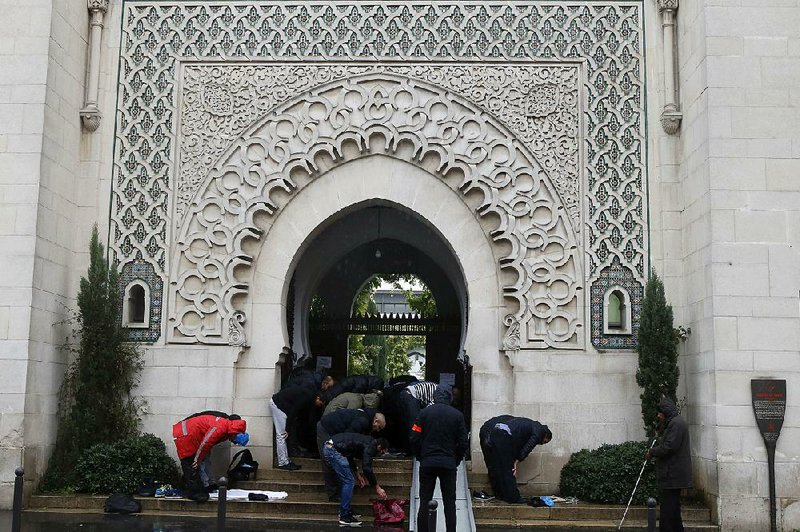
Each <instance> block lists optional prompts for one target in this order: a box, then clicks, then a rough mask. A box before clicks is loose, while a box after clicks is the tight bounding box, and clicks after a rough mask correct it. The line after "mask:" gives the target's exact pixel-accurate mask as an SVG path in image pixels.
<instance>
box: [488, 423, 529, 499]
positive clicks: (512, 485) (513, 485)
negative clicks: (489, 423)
mask: <svg viewBox="0 0 800 532" xmlns="http://www.w3.org/2000/svg"><path fill="white" fill-rule="evenodd" d="M487 440H488V441H484V440H481V450H482V451H483V459H484V460H485V461H486V467H487V469H488V470H489V482H490V483H491V485H492V492H493V493H494V496H495V497H497V498H498V499H500V500H503V501H506V502H510V503H517V502H521V501H522V496H520V494H519V488H517V479H516V478H515V477H514V473H513V471H512V470H513V469H514V448H513V446H512V443H511V435H510V434H509V433H507V432H506V431H504V430H500V429H492V430H491V431H490V432H489V437H488V438H487Z"/></svg>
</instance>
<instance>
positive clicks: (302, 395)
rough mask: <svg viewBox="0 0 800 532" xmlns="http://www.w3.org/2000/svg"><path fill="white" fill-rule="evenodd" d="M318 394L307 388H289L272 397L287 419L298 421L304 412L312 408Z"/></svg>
mask: <svg viewBox="0 0 800 532" xmlns="http://www.w3.org/2000/svg"><path fill="white" fill-rule="evenodd" d="M316 395H317V394H316V392H315V391H314V390H313V389H312V388H308V387H306V386H289V387H288V388H283V389H281V391H279V392H278V393H276V394H275V395H273V396H272V400H273V401H275V406H277V407H278V408H280V409H281V410H282V411H283V413H284V414H286V419H296V418H297V416H298V415H299V414H300V413H301V412H302V411H303V410H307V409H308V408H310V407H311V405H312V404H313V402H314V397H316Z"/></svg>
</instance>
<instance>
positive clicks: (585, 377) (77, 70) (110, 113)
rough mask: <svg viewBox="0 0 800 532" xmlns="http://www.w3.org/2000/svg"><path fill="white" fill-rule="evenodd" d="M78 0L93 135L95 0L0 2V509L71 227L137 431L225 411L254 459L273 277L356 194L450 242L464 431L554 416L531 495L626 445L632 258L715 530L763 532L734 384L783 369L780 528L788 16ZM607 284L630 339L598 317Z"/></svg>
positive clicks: (22, 459) (793, 131)
mask: <svg viewBox="0 0 800 532" xmlns="http://www.w3.org/2000/svg"><path fill="white" fill-rule="evenodd" d="M100 4H102V7H103V8H105V7H106V4H107V9H108V10H107V12H106V13H105V15H104V16H105V18H104V21H105V24H104V30H103V32H102V42H101V46H100V56H99V71H100V78H99V97H98V98H97V102H96V104H97V107H98V109H99V112H100V115H99V116H100V117H101V118H99V127H98V128H97V130H96V131H94V132H92V131H90V130H89V129H85V130H82V128H81V117H80V113H79V111H80V110H81V109H83V108H84V107H85V106H86V105H87V102H88V103H89V104H91V101H89V100H91V98H92V95H91V94H89V93H91V92H92V91H91V90H89V89H91V87H88V88H87V83H88V84H89V85H91V82H90V81H88V82H87V81H86V80H87V79H89V80H91V76H89V75H87V68H88V65H87V61H84V59H83V58H85V57H86V56H87V51H88V49H89V41H90V38H89V34H90V24H89V16H90V12H89V9H91V8H92V7H93V3H92V2H90V3H89V4H88V5H87V4H86V2H81V1H78V0H61V1H59V2H53V3H50V2H30V1H27V0H26V1H25V2H22V1H19V0H16V1H15V0H11V1H10V5H9V7H8V8H7V9H6V11H7V16H8V17H10V20H11V21H13V22H14V23H13V24H11V25H9V27H10V28H13V29H12V30H11V33H9V34H4V35H3V36H2V37H0V175H2V177H0V179H1V180H2V182H0V190H1V191H2V194H0V213H2V214H0V219H2V220H4V222H5V223H3V224H2V227H3V233H2V234H0V242H2V244H3V246H2V249H3V252H2V253H0V264H2V266H3V267H4V271H6V272H9V273H8V274H7V275H5V276H4V278H3V280H2V281H1V282H0V284H1V285H2V288H1V290H2V293H3V295H4V296H5V297H3V298H2V299H3V301H4V303H2V305H3V306H0V341H2V348H0V357H2V362H0V363H1V364H2V372H1V373H0V375H1V376H0V382H2V384H3V386H2V387H0V405H1V406H2V409H0V505H8V504H9V503H10V481H11V480H13V469H14V467H15V466H16V465H19V464H24V465H25V467H26V471H27V472H28V473H30V474H29V475H28V476H27V478H28V479H29V480H30V481H31V482H30V484H31V486H32V484H33V482H35V480H36V478H37V477H38V476H39V475H40V474H41V472H42V469H43V467H44V464H45V460H46V456H47V454H48V453H49V451H50V450H51V446H52V440H53V437H54V426H55V423H54V413H55V409H56V402H57V397H56V394H57V390H58V386H59V383H60V381H61V377H62V375H63V369H64V366H65V362H66V360H65V355H64V354H63V353H62V352H61V351H60V350H59V349H58V345H59V343H60V342H61V340H62V339H63V338H64V337H65V335H66V334H67V326H66V325H65V324H64V323H63V319H64V317H65V310H64V308H65V305H66V306H74V298H75V295H76V291H77V281H78V279H79V277H80V275H81V274H82V273H83V272H84V271H85V265H86V257H85V249H86V242H88V235H89V232H90V228H91V224H92V223H94V222H97V223H98V225H99V227H100V229H101V231H107V234H108V242H109V248H110V250H111V252H112V256H113V258H114V259H115V260H116V261H117V262H118V263H119V265H120V267H121V269H122V277H123V281H124V282H123V284H124V285H126V286H127V285H128V284H129V283H136V282H139V283H141V284H142V285H143V286H146V288H147V293H148V299H149V301H150V306H149V312H148V313H147V316H148V321H147V324H146V326H143V327H140V328H136V329H134V335H135V336H136V337H137V338H138V339H140V340H142V341H145V342H147V347H146V348H145V356H146V367H145V370H144V372H143V375H142V384H141V386H140V388H139V393H140V394H141V395H142V396H143V397H145V398H146V399H147V401H148V403H149V412H150V413H149V414H148V416H147V417H146V419H145V423H144V425H145V426H144V428H145V429H146V430H148V431H152V432H154V433H156V434H158V435H160V436H162V437H163V438H164V439H165V440H167V441H168V440H169V427H170V425H171V423H172V422H173V421H174V420H175V419H179V418H180V417H181V416H184V415H186V413H188V412H191V411H196V410H201V409H207V408H209V409H210V408H214V409H221V410H236V411H237V412H239V413H241V414H243V415H244V416H246V417H247V419H248V421H249V425H250V432H251V433H252V434H253V435H254V438H253V439H254V444H255V445H254V449H255V451H256V454H258V455H260V458H259V460H263V462H264V463H267V462H268V456H270V455H271V451H272V449H271V446H270V445H269V444H268V442H269V441H271V430H272V429H271V420H270V418H269V414H268V409H267V407H266V402H267V400H268V398H269V396H270V395H271V394H272V393H273V392H274V390H275V389H276V386H277V383H278V382H279V371H278V370H279V368H280V366H279V364H280V363H283V362H284V361H285V357H286V354H287V352H288V348H289V346H292V347H293V348H294V349H295V351H298V346H301V347H302V348H301V349H299V352H300V353H301V354H303V353H304V351H303V349H306V350H307V347H308V346H307V345H305V346H303V344H302V341H303V334H304V333H303V331H304V330H305V329H304V327H305V326H306V325H307V324H305V323H304V322H303V320H297V321H296V322H292V323H291V324H289V323H287V317H286V316H287V306H288V307H291V306H293V305H294V304H295V303H296V302H302V301H306V300H307V299H308V298H309V297H310V294H309V293H307V292H308V290H310V289H304V288H303V287H300V288H294V289H292V291H291V293H292V294H294V295H292V296H291V297H293V298H294V299H293V300H292V301H290V300H289V298H290V296H289V293H290V290H289V281H290V280H291V279H292V277H293V275H294V272H297V275H298V279H301V280H302V279H306V280H308V282H309V283H310V282H311V280H313V279H315V278H316V276H318V275H320V272H319V271H316V270H315V269H314V268H313V267H310V266H308V257H311V256H313V253H314V251H309V249H307V248H308V247H309V242H312V235H314V234H317V233H318V232H319V231H321V230H322V229H323V228H325V227H326V226H327V225H329V224H330V223H331V220H335V219H340V218H342V217H344V216H346V215H349V214H350V213H353V212H356V211H357V210H358V209H359V208H362V207H363V206H364V205H369V204H380V205H382V206H386V207H391V208H394V209H398V210H400V211H402V212H407V213H410V214H413V216H414V217H415V219H416V220H417V221H418V222H419V223H421V224H423V225H424V226H426V227H429V228H434V229H435V231H436V233H437V234H438V237H439V238H441V239H442V240H443V241H444V242H446V244H447V246H446V247H447V249H448V250H449V251H448V253H449V255H448V256H447V257H444V256H442V258H441V261H440V262H441V264H445V265H446V266H444V270H445V273H446V275H449V276H451V281H452V283H453V285H454V286H455V287H456V288H457V290H458V291H459V294H460V296H459V297H460V299H459V301H461V303H462V304H463V310H464V311H465V312H464V313H465V315H468V320H467V321H466V323H465V330H464V334H463V338H462V347H463V349H464V351H465V352H466V353H467V354H468V355H469V356H470V359H471V361H472V364H473V366H474V373H473V375H474V388H475V393H474V394H473V427H472V429H473V432H474V431H476V430H477V427H479V425H480V423H481V422H482V421H483V420H484V419H486V418H487V417H489V416H490V415H492V414H494V413H496V412H497V411H508V412H511V413H514V414H518V415H525V416H528V417H532V418H535V419H541V420H542V421H545V422H547V423H548V424H549V425H550V427H551V429H552V430H553V433H554V435H555V438H554V440H553V442H552V443H551V444H550V445H548V446H547V447H545V448H544V449H543V450H541V451H537V453H536V455H535V456H534V457H532V458H531V459H529V460H527V461H526V462H525V463H523V464H522V465H523V467H522V469H521V472H520V478H522V479H523V480H524V481H525V482H526V483H527V488H526V489H529V490H532V491H539V492H540V491H553V490H555V489H556V488H557V483H558V475H559V471H560V467H561V466H562V465H563V463H564V462H565V461H566V459H567V458H568V456H569V454H570V453H571V452H573V451H575V450H578V449H581V448H584V447H596V446H598V445H600V444H602V443H607V442H610V443H613V442H620V441H625V440H629V439H640V438H641V437H642V429H641V423H640V413H639V405H638V393H639V391H638V388H637V386H636V384H635V379H634V374H635V368H636V354H635V351H634V350H633V348H634V347H635V331H636V328H637V327H638V312H639V305H640V302H641V294H642V287H643V285H644V281H645V279H646V275H647V270H648V268H649V267H650V266H652V267H654V268H655V269H656V270H657V271H658V272H659V273H660V274H661V275H662V276H663V278H664V279H665V283H666V285H667V293H668V297H669V299H670V301H671V302H672V304H673V306H674V308H675V311H676V325H683V326H685V327H690V328H691V330H692V332H691V334H690V335H689V336H688V338H687V340H686V341H684V342H682V344H681V353H682V356H681V361H680V364H681V375H682V379H681V388H680V391H679V395H680V396H683V397H685V398H686V402H687V410H686V412H685V415H686V418H687V420H688V421H689V423H690V425H691V426H692V438H693V454H694V466H695V479H696V484H697V485H698V487H699V488H700V490H701V491H702V493H704V494H705V496H706V498H707V501H708V502H709V504H710V505H711V507H712V508H713V512H714V515H715V517H716V518H717V519H718V521H719V522H720V524H721V525H722V527H723V529H724V530H743V531H744V530H755V529H761V528H763V527H764V523H765V522H768V512H767V493H768V488H767V482H766V452H765V448H764V445H763V442H762V441H761V439H760V436H759V433H758V430H757V428H756V426H755V423H754V420H753V415H752V409H751V407H750V395H749V381H750V379H751V378H757V377H775V378H785V379H787V381H788V388H789V406H788V408H787V415H786V422H785V424H784V428H783V433H782V436H781V438H780V440H779V443H778V455H777V468H776V469H777V482H778V496H779V497H780V504H779V519H781V522H782V524H783V527H784V529H786V530H792V529H793V528H798V527H800V506H798V504H800V503H797V502H795V501H797V500H798V499H799V498H800V491H798V487H797V483H796V482H795V481H794V479H796V478H797V474H798V472H800V471H797V468H798V466H797V461H798V458H800V444H798V443H797V442H800V438H799V437H798V431H799V430H800V429H799V428H798V425H800V419H798V416H799V415H800V408H798V399H797V398H795V397H794V396H793V391H794V390H797V389H800V388H798V384H800V304H798V294H799V293H800V257H798V252H797V249H798V245H800V207H798V206H799V205H800V201H799V200H800V163H798V161H800V133H798V132H800V99H798V92H797V91H798V89H797V88H796V86H797V85H798V83H797V81H798V79H800V29H798V28H800V5H798V2H797V1H796V0H781V1H768V0H758V1H755V0H754V1H748V0H738V1H736V2H719V1H712V0H697V1H693V2H681V3H680V4H679V3H678V2H677V0H675V1H669V2H667V1H658V2H656V1H654V0H653V1H651V0H615V1H611V0H609V1H608V2H589V1H583V2H581V1H575V2H544V1H542V2H523V3H515V2H510V1H509V2H500V3H498V4H497V5H491V6H488V5H487V6H484V5H482V4H479V3H472V2H448V3H423V4H419V5H417V4H414V5H406V4H402V3H391V2H389V3H379V2H375V3H371V2H337V3H333V2H312V3H300V2H298V3H294V2H266V1H264V2H254V1H248V0H241V1H238V2H213V1H200V0H197V1H193V2H174V3H173V2H164V1H146V0H129V1H128V2H125V3H124V4H123V3H122V2H118V1H111V2H108V3H107V2H100ZM4 7H6V6H4ZM94 7H96V6H94ZM665 12H667V14H668V15H669V17H666V16H665ZM673 19H674V23H675V26H674V28H675V30H674V37H675V42H676V50H677V56H676V57H677V58H676V60H675V63H674V65H675V67H676V72H675V78H674V79H673V78H672V76H671V74H672V73H671V72H670V70H671V68H670V65H671V64H672V63H671V61H670V60H669V59H670V58H671V57H672V55H671V54H666V53H665V51H666V50H665V48H664V42H665V40H664V39H667V41H666V42H669V39H670V36H671V35H673V33H671V32H667V31H662V30H664V29H665V28H666V27H670V28H671V27H672V26H671V24H672V23H673ZM662 23H663V24H664V27H662ZM670 50H672V48H671V47H670ZM23 64H24V65H25V67H26V68H22V67H21V65H23ZM665 65H666V67H665ZM117 80H119V85H117ZM667 111H668V112H669V113H671V114H669V116H668V117H667V118H669V120H666V121H664V126H665V127H664V128H663V129H662V127H661V122H662V121H663V120H662V119H663V118H664V115H663V114H662V112H667ZM676 117H679V118H680V119H679V120H678V119H677V118H676ZM107 219H109V220H110V222H109V223H107V222H106V220H107ZM386 231H389V232H390V233H391V231H392V229H391V227H387V229H386ZM394 231H395V232H396V234H395V236H397V237H398V238H400V237H402V233H403V230H402V228H401V227H400V226H397V227H396V228H395V229H394ZM362 236H363V238H364V239H367V238H368V235H366V234H365V235H362ZM384 236H385V235H384ZM352 245H356V242H355V241H354V242H353V243H352ZM310 253H311V254H312V255H310ZM318 253H322V252H321V251H318ZM437 253H439V251H437V250H436V249H434V248H431V249H430V255H431V256H432V257H434V260H437V259H436V256H437V255H436V254H437ZM304 257H305V259H304ZM448 261H450V262H448ZM614 288H617V289H620V290H623V291H624V292H625V294H626V295H627V299H626V301H627V302H628V304H629V306H630V308H629V309H628V310H629V313H630V323H629V324H628V329H627V332H629V334H612V333H610V331H609V329H608V327H606V326H605V324H604V301H605V300H606V295H607V292H608V291H609V290H610V289H614ZM304 290H305V292H304ZM304 298H305V299H304ZM298 339H299V341H298ZM481 462H482V460H481V457H480V451H479V449H477V448H475V449H473V462H472V464H473V467H475V468H477V469H480V468H482V467H483V465H482V463H481ZM765 520H766V521H765Z"/></svg>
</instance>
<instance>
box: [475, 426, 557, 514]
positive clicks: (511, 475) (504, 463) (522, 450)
mask: <svg viewBox="0 0 800 532" xmlns="http://www.w3.org/2000/svg"><path fill="white" fill-rule="evenodd" d="M552 438H553V434H552V433H551V432H550V429H548V428H547V425H542V424H541V423H539V422H538V421H533V420H532V419H528V418H526V417H514V416H509V415H502V416H497V417H493V418H492V419H490V420H489V421H487V422H486V423H484V424H483V426H482V427H481V430H480V439H481V450H482V451H483V459H484V460H485V461H486V467H487V468H488V469H489V482H490V483H491V484H492V491H494V496H495V497H497V498H498V499H500V500H503V501H506V502H510V503H519V502H523V499H522V496H520V494H519V488H517V479H516V476H517V464H519V462H522V461H523V460H525V458H527V457H528V455H529V454H531V451H532V450H533V448H534V447H536V446H537V445H544V444H546V443H549V442H550V440H551V439H552Z"/></svg>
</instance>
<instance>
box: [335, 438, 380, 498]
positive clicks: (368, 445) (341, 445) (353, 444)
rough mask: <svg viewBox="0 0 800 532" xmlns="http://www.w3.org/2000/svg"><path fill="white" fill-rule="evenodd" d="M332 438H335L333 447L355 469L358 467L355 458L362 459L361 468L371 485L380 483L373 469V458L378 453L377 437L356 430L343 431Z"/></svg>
mask: <svg viewBox="0 0 800 532" xmlns="http://www.w3.org/2000/svg"><path fill="white" fill-rule="evenodd" d="M331 440H333V447H334V448H335V449H336V450H337V451H339V453H340V454H341V455H342V456H344V457H345V458H347V461H348V462H350V467H352V468H353V469H354V470H355V469H357V468H356V464H355V462H354V461H353V460H354V459H355V458H360V459H361V468H362V469H363V470H364V476H365V477H366V478H367V481H368V482H369V485H370V486H375V485H376V484H377V483H378V480H377V479H376V478H375V473H374V472H373V471H372V459H373V458H375V456H377V454H378V442H377V440H375V438H373V437H372V436H365V435H364V434H356V433H354V432H343V433H341V434H336V435H335V436H332V437H331Z"/></svg>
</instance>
